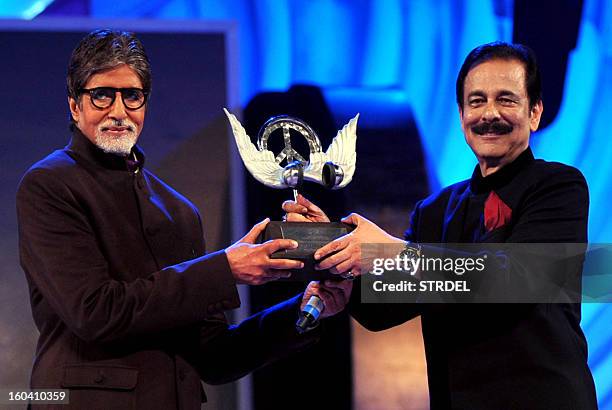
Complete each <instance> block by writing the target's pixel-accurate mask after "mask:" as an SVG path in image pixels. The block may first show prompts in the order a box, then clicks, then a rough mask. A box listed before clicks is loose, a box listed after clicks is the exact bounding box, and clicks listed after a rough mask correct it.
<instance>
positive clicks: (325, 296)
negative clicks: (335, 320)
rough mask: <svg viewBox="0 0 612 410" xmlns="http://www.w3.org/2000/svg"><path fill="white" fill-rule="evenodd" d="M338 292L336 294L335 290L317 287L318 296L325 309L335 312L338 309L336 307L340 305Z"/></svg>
mask: <svg viewBox="0 0 612 410" xmlns="http://www.w3.org/2000/svg"><path fill="white" fill-rule="evenodd" d="M339 293H340V292H338V294H337V293H336V292H333V291H331V290H330V289H327V288H325V287H324V286H321V287H320V289H319V297H320V298H321V300H322V301H323V305H324V306H325V310H327V311H333V312H335V311H336V310H338V307H339V306H341V299H340V295H339Z"/></svg>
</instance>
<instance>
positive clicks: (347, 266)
mask: <svg viewBox="0 0 612 410" xmlns="http://www.w3.org/2000/svg"><path fill="white" fill-rule="evenodd" d="M357 268H358V263H356V262H355V261H354V259H353V258H349V259H347V260H345V261H343V262H340V263H338V264H337V265H336V266H334V269H335V270H336V271H337V272H334V273H337V274H339V275H342V274H344V273H346V272H351V273H353V275H355V271H357V270H358V269H357Z"/></svg>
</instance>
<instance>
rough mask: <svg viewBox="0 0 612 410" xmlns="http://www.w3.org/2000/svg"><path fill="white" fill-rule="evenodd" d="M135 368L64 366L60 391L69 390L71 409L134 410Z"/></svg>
mask: <svg viewBox="0 0 612 410" xmlns="http://www.w3.org/2000/svg"><path fill="white" fill-rule="evenodd" d="M137 383H138V369H137V368H134V367H129V366H121V365H110V364H97V365H95V364H71V365H66V366H64V374H63V376H62V383H61V385H62V388H65V389H70V397H69V401H70V406H71V407H72V406H74V408H87V409H88V410H97V409H108V408H110V407H109V406H112V408H113V409H126V410H127V409H133V408H135V402H136V392H135V391H134V390H135V389H136V385H137Z"/></svg>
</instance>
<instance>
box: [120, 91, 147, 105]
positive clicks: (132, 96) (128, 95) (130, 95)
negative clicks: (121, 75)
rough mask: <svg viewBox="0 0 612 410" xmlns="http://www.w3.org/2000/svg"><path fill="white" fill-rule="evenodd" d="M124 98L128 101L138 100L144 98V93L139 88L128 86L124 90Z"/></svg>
mask: <svg viewBox="0 0 612 410" xmlns="http://www.w3.org/2000/svg"><path fill="white" fill-rule="evenodd" d="M123 98H124V99H125V100H127V101H132V102H137V101H141V100H142V99H143V98H144V94H143V93H142V91H141V90H139V89H138V88H126V89H124V90H123Z"/></svg>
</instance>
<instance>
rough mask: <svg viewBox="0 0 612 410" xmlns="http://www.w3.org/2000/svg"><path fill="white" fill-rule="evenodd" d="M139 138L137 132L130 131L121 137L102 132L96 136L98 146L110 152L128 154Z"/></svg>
mask: <svg viewBox="0 0 612 410" xmlns="http://www.w3.org/2000/svg"><path fill="white" fill-rule="evenodd" d="M137 140H138V135H137V134H136V133H129V134H126V135H124V136H121V137H116V136H112V135H105V134H103V133H101V134H99V135H97V136H96V146H97V147H98V148H100V149H101V150H102V151H104V152H106V153H108V154H117V155H128V154H129V153H130V152H132V148H133V147H134V145H136V141H137Z"/></svg>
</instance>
